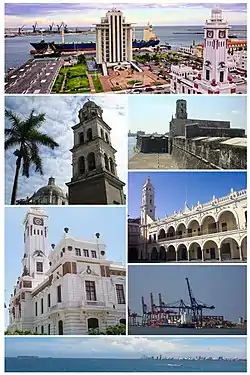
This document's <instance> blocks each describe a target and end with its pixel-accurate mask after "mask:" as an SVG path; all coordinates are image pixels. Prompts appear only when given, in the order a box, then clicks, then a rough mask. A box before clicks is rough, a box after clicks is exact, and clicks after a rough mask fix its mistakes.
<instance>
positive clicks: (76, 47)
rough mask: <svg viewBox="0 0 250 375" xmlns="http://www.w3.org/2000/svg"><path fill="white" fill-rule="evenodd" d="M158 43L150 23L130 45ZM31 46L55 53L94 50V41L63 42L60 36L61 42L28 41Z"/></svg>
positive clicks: (145, 46)
mask: <svg viewBox="0 0 250 375" xmlns="http://www.w3.org/2000/svg"><path fill="white" fill-rule="evenodd" d="M159 43H160V39H158V37H157V36H156V35H155V34H154V32H153V27H152V25H150V24H148V25H147V26H146V27H145V28H144V31H143V39H142V40H139V39H133V41H132V47H133V48H135V49H136V48H138V49H140V48H149V47H155V46H157V45H158V44H159ZM30 44H31V46H32V47H33V48H34V49H35V51H36V53H43V52H45V51H47V49H48V48H50V49H52V50H53V51H54V52H55V53H61V52H80V51H83V52H84V51H95V50H96V42H94V41H92V42H72V43H65V42H64V36H62V42H61V43H55V42H46V41H45V40H42V41H41V42H39V43H30Z"/></svg>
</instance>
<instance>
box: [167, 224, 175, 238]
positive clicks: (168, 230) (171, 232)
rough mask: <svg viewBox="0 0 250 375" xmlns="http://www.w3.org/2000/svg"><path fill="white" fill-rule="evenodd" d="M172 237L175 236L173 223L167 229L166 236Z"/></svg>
mask: <svg viewBox="0 0 250 375" xmlns="http://www.w3.org/2000/svg"><path fill="white" fill-rule="evenodd" d="M174 237H175V229H174V227H173V225H171V226H170V227H169V228H168V229H167V238H174Z"/></svg>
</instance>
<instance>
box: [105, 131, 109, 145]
mask: <svg viewBox="0 0 250 375" xmlns="http://www.w3.org/2000/svg"><path fill="white" fill-rule="evenodd" d="M105 140H106V142H107V143H109V136H108V134H107V133H105Z"/></svg>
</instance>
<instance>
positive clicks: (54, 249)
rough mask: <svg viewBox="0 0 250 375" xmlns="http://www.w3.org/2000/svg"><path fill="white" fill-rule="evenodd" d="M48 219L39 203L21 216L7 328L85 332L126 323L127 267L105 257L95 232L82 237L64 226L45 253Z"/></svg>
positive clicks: (55, 332) (34, 330)
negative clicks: (93, 235)
mask: <svg viewBox="0 0 250 375" xmlns="http://www.w3.org/2000/svg"><path fill="white" fill-rule="evenodd" d="M47 220H48V215H47V214H46V213H45V212H44V210H43V209H42V208H30V209H29V211H28V212H27V215H26V217H25V220H24V254H23V259H22V266H23V271H22V273H21V275H20V276H19V277H18V279H17V282H16V285H15V286H14V291H13V294H12V295H11V298H10V303H9V326H8V329H10V330H12V331H15V330H29V331H33V332H38V333H41V334H48V335H58V334H59V335H73V334H74V335H80V334H82V335H83V334H87V333H88V331H89V330H90V329H94V328H99V329H100V331H105V329H106V328H107V327H108V326H111V325H116V324H119V323H122V324H125V323H126V321H125V319H126V304H125V295H126V291H125V287H126V275H125V267H124V266H123V265H121V264H119V263H114V262H112V261H110V260H108V259H107V256H106V246H105V244H104V243H103V242H102V241H101V240H100V238H99V237H100V235H99V233H96V239H95V240H94V241H93V240H91V241H90V240H82V239H76V238H74V237H73V236H71V235H70V234H69V229H68V228H64V235H63V237H62V239H61V241H60V242H59V244H58V245H55V244H52V245H51V251H50V253H49V254H48V244H47V241H48V224H47Z"/></svg>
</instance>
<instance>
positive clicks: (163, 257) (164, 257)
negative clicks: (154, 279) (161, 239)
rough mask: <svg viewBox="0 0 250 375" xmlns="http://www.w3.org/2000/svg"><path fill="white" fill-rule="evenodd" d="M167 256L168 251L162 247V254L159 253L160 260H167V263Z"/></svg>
mask: <svg viewBox="0 0 250 375" xmlns="http://www.w3.org/2000/svg"><path fill="white" fill-rule="evenodd" d="M166 255H167V254H166V249H165V247H164V246H161V247H160V252H159V259H160V260H165V261H166V258H167V256H166Z"/></svg>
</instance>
